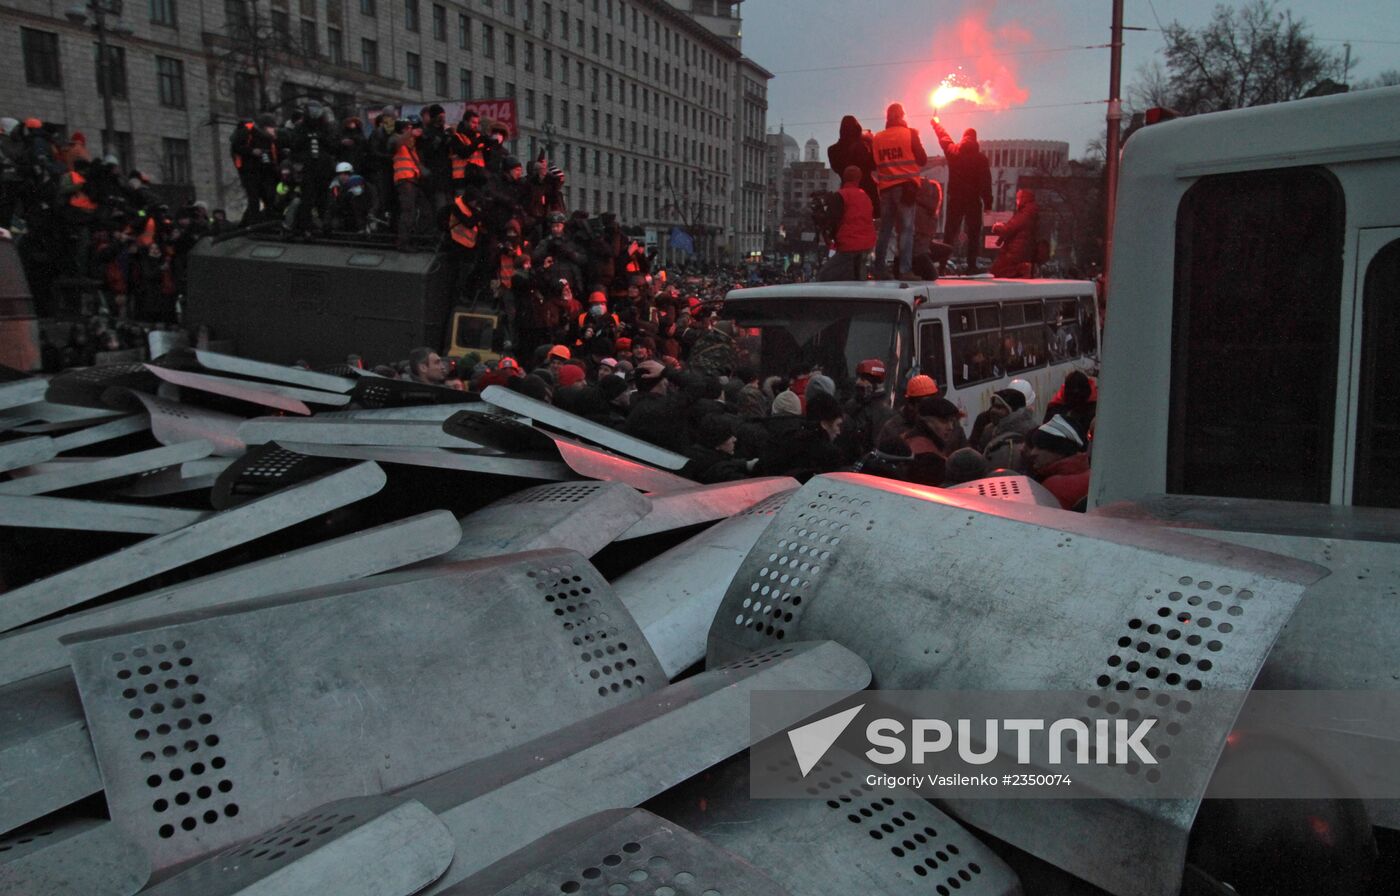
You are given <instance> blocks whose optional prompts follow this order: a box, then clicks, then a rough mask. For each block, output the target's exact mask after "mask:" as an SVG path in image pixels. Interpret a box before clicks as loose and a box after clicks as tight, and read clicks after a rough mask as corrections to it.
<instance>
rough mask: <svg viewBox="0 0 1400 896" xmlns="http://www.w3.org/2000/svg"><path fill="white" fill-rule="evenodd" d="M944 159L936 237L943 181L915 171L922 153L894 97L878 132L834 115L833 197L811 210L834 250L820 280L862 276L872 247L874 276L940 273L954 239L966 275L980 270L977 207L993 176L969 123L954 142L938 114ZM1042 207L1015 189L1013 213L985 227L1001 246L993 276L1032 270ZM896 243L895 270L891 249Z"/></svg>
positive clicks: (984, 201)
mask: <svg viewBox="0 0 1400 896" xmlns="http://www.w3.org/2000/svg"><path fill="white" fill-rule="evenodd" d="M930 124H932V126H933V132H934V135H935V136H936V137H937V139H938V145H939V147H940V148H941V149H942V150H943V154H944V156H946V157H947V160H948V197H947V201H948V215H947V225H946V228H945V230H944V233H943V239H942V240H939V239H938V238H937V228H938V216H939V212H940V210H941V209H942V206H943V188H942V187H941V186H940V185H939V183H938V181H936V180H933V179H931V178H927V177H924V176H923V175H922V174H921V172H922V171H923V168H924V166H925V165H927V164H928V152H927V151H926V150H925V149H924V145H923V141H922V140H921V139H920V137H919V132H918V130H917V129H916V128H913V127H910V126H909V124H908V122H907V121H906V119H905V114H904V107H903V106H902V105H900V104H899V103H891V104H890V106H889V108H888V109H886V111H885V127H884V129H883V130H881V131H879V132H878V133H871V132H870V131H867V130H864V129H862V128H861V125H860V122H859V120H857V119H856V117H855V116H854V115H847V116H846V117H845V118H843V119H842V120H841V130H840V134H839V137H838V139H837V141H836V142H835V143H833V144H832V145H831V146H829V147H827V151H826V156H827V161H828V162H829V163H830V165H831V170H832V171H835V172H837V173H838V174H839V175H840V176H841V188H840V190H839V191H837V193H836V194H835V195H834V196H830V197H822V201H821V203H820V204H819V205H818V206H817V208H816V209H815V210H814V214H815V217H816V218H817V223H818V225H819V226H820V227H821V228H822V230H823V232H824V235H825V237H826V239H827V241H828V242H829V244H830V246H831V249H832V250H833V253H834V254H832V255H831V257H830V258H829V259H828V260H827V263H826V264H825V265H824V266H823V267H822V269H821V270H820V271H819V272H818V274H817V279H818V280H864V279H866V264H867V259H869V258H870V253H871V252H872V251H873V252H874V267H873V268H872V269H871V272H870V273H871V275H872V276H873V277H874V278H875V279H877V280H889V279H900V280H935V279H937V278H938V276H939V274H940V273H944V272H946V270H947V265H948V261H949V259H950V258H951V257H952V255H953V252H954V247H955V246H956V245H957V243H958V241H959V239H960V238H963V239H964V240H965V243H966V265H965V268H964V270H966V271H967V272H968V273H976V272H977V271H978V256H979V255H980V252H981V248H982V246H981V244H982V212H983V210H984V209H985V210H990V209H991V208H992V175H991V165H990V163H989V162H988V160H987V156H986V154H985V153H984V152H982V149H981V147H980V145H979V144H978V142H977V131H976V129H974V128H968V129H967V130H966V131H964V132H963V136H962V139H961V140H958V141H955V140H953V138H952V136H951V135H949V133H948V132H947V131H946V130H945V129H944V128H943V125H942V124H941V123H940V122H939V120H938V118H937V117H936V116H935V117H934V118H933V119H932V121H931V122H930ZM1039 220H1040V210H1039V208H1038V207H1037V205H1036V202H1035V194H1034V193H1033V192H1032V191H1030V190H1017V191H1016V210H1015V212H1014V213H1013V214H1012V216H1011V218H1010V219H1009V220H1007V221H1004V222H1000V223H998V224H996V225H995V226H994V227H993V228H992V232H993V233H994V234H995V235H996V236H997V245H998V246H999V247H1000V251H999V252H998V253H997V257H996V258H995V259H994V260H993V261H992V266H991V270H990V273H991V275H992V276H993V277H1029V276H1031V272H1032V269H1033V266H1034V264H1035V262H1036V260H1037V249H1038V240H1037V229H1038V227H1039ZM892 244H893V248H894V249H895V253H894V255H895V258H894V262H895V263H894V267H893V270H891V268H890V266H889V262H888V259H889V254H890V249H891V246H892Z"/></svg>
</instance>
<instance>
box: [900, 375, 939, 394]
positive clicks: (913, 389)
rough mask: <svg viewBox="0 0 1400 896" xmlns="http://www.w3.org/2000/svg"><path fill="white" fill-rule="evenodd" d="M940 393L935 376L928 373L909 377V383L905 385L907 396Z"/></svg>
mask: <svg viewBox="0 0 1400 896" xmlns="http://www.w3.org/2000/svg"><path fill="white" fill-rule="evenodd" d="M937 394H938V383H936V382H934V379H933V377H931V376H928V375H926V374H922V373H921V374H919V375H918V376H916V377H911V378H910V379H909V385H907V386H905V387H904V397H905V398H926V397H928V396H930V395H937Z"/></svg>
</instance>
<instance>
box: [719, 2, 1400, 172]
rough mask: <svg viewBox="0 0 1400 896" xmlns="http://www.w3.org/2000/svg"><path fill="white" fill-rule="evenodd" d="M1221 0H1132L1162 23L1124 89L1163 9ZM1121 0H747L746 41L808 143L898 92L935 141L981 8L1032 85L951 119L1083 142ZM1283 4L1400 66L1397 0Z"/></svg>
mask: <svg viewBox="0 0 1400 896" xmlns="http://www.w3.org/2000/svg"><path fill="white" fill-rule="evenodd" d="M1227 5H1231V6H1237V7H1238V6H1240V5H1242V4H1241V2H1240V0H1232V2H1230V3H1228V4H1227ZM1154 6H1155V14H1154V8H1153V7H1154ZM1215 6H1216V2H1215V0H1152V2H1151V3H1149V2H1147V0H1127V2H1126V4H1125V14H1124V19H1123V21H1124V24H1125V25H1130V26H1131V25H1136V26H1141V27H1145V28H1149V29H1151V30H1148V31H1132V32H1128V33H1127V34H1126V35H1125V40H1124V55H1123V79H1124V94H1125V96H1126V95H1127V88H1128V87H1129V86H1130V85H1131V83H1132V82H1133V80H1134V79H1135V77H1136V72H1137V69H1138V68H1139V66H1141V65H1142V64H1143V63H1145V62H1148V61H1150V60H1151V59H1153V58H1159V59H1160V51H1161V49H1162V35H1161V33H1160V31H1159V29H1158V21H1159V20H1160V22H1161V23H1162V24H1168V23H1170V22H1171V21H1173V20H1179V21H1181V22H1182V23H1183V24H1186V25H1190V26H1196V25H1201V24H1204V23H1205V22H1207V21H1209V20H1210V16H1211V12H1212V10H1213V9H1214V8H1215ZM1112 8H1113V6H1112V3H1110V2H1109V0H976V2H957V0H865V2H852V0H747V2H745V3H744V4H743V6H742V12H743V16H744V37H743V49H744V53H745V54H746V55H748V56H749V57H751V58H752V59H754V60H755V61H757V62H758V63H759V64H760V65H763V66H764V67H765V68H767V69H768V70H769V71H772V72H774V73H775V74H776V77H775V78H774V79H773V80H772V81H771V82H770V83H769V88H768V125H769V128H770V130H777V127H778V125H779V123H783V124H784V125H785V126H786V130H787V132H788V133H789V134H791V135H792V136H793V137H795V138H796V139H797V142H798V143H799V144H801V143H803V142H805V141H806V139H807V138H808V137H809V136H815V137H816V138H817V140H818V141H819V142H820V143H821V144H822V146H823V147H825V146H826V145H827V144H828V143H832V142H834V141H835V138H836V131H837V126H838V124H839V122H840V119H841V116H842V115H845V114H848V113H849V114H854V115H855V116H856V117H858V118H859V119H860V120H861V124H862V125H864V126H866V127H868V128H872V129H875V130H878V129H879V128H880V127H882V126H883V123H884V122H883V116H884V109H885V106H886V105H887V104H888V103H890V102H892V101H895V100H899V101H901V102H903V103H904V104H905V107H906V109H908V110H909V113H910V123H911V124H913V125H915V126H917V127H918V128H919V130H920V133H921V134H922V135H923V137H924V141H925V144H926V145H931V143H932V140H931V133H930V128H929V126H928V119H929V116H930V112H931V109H930V108H929V104H928V94H929V92H930V91H931V90H932V89H933V88H934V87H935V86H937V83H938V81H939V79H940V78H941V77H942V76H943V75H945V74H947V73H949V72H950V71H952V70H954V69H956V68H957V67H958V66H959V65H960V64H961V65H963V66H964V69H965V71H966V70H967V68H968V67H976V66H977V65H978V64H979V63H978V62H976V61H974V60H972V59H970V58H969V57H968V56H967V53H968V50H969V49H975V47H969V46H968V44H969V43H970V40H969V33H968V32H967V31H963V32H959V31H958V29H956V28H955V27H953V26H954V23H956V22H958V21H959V20H961V19H963V18H964V17H965V15H966V14H967V13H969V12H978V11H980V12H982V13H985V16H986V29H985V30H986V32H987V37H986V44H987V46H989V47H990V49H991V52H993V53H997V54H1001V55H997V56H995V57H985V56H984V57H983V58H982V59H981V62H980V64H981V65H982V66H983V67H984V68H985V67H989V66H1003V65H1004V66H1006V67H1007V69H1008V72H1005V73H1001V77H1002V78H1003V79H1005V78H1006V76H1007V75H1009V76H1010V80H1003V81H1002V84H1003V87H1004V88H1005V91H1004V92H1006V93H1009V94H1015V93H1016V91H1015V89H1014V88H1015V87H1019V88H1021V89H1022V90H1023V91H1024V97H1025V98H1024V101H1023V102H1021V103H1019V104H1018V105H1016V106H1014V107H1013V108H1011V109H1008V110H1006V111H999V112H987V111H981V110H972V111H959V110H954V109H950V110H948V111H947V112H946V113H945V115H944V117H943V123H944V124H945V125H947V126H948V127H949V129H950V130H952V129H957V128H962V127H976V128H977V129H978V132H979V134H980V135H981V136H982V137H983V139H1043V140H1065V141H1068V142H1069V144H1070V153H1071V154H1072V155H1074V156H1079V155H1081V154H1082V153H1083V151H1084V145H1085V143H1086V142H1087V141H1088V140H1089V139H1090V138H1091V137H1093V136H1095V135H1097V134H1100V133H1102V131H1103V128H1104V111H1105V110H1104V106H1103V104H1102V102H1095V101H1102V100H1103V99H1105V98H1107V96H1108V59H1109V51H1108V50H1107V49H1082V48H1084V47H1088V46H1091V45H1096V44H1099V45H1101V44H1107V43H1108V40H1109V26H1110V24H1111V20H1112ZM1280 9H1291V10H1292V11H1293V14H1294V16H1295V17H1296V18H1301V19H1303V20H1304V21H1305V22H1306V23H1307V24H1308V25H1309V26H1310V27H1311V31H1312V34H1313V35H1314V36H1315V37H1317V38H1319V39H1325V41H1324V44H1323V45H1324V46H1327V47H1331V48H1335V49H1337V50H1338V52H1341V51H1342V46H1343V41H1345V40H1350V41H1351V44H1352V67H1351V78H1352V80H1353V81H1356V80H1361V79H1365V78H1370V77H1374V76H1376V75H1377V74H1379V73H1380V72H1382V71H1384V70H1386V69H1400V2H1397V0H1326V2H1322V0H1295V2H1293V3H1287V2H1282V3H1280ZM954 57H957V58H954ZM812 69H821V70H818V71H811V70H812ZM1012 82H1014V84H1013V83H1012ZM823 158H825V155H824V154H823Z"/></svg>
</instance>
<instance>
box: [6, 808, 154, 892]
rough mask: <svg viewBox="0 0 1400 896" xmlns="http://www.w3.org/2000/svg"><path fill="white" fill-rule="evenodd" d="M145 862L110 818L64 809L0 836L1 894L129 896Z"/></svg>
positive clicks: (142, 881) (141, 881)
mask: <svg viewBox="0 0 1400 896" xmlns="http://www.w3.org/2000/svg"><path fill="white" fill-rule="evenodd" d="M149 876H150V865H149V863H147V861H146V856H145V855H144V854H143V853H142V852H141V850H140V849H139V848H137V846H136V844H134V843H132V842H131V841H130V840H129V839H127V838H126V836H125V835H124V834H122V832H121V829H120V828H118V827H117V826H116V825H115V824H113V823H112V822H110V821H103V820H101V819H98V818H91V817H86V816H70V815H68V814H67V813H64V814H62V815H58V816H55V817H54V818H51V819H45V820H43V821H40V822H36V823H34V824H32V825H29V826H28V827H25V828H21V829H20V830H18V831H15V832H14V833H12V834H7V835H6V836H4V837H0V893H5V894H11V893H13V894H16V896H76V894H82V896H131V894H132V893H135V892H136V891H137V890H140V889H141V888H142V887H143V886H145V885H146V879H147V878H148V877H149Z"/></svg>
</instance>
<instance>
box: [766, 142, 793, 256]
mask: <svg viewBox="0 0 1400 896" xmlns="http://www.w3.org/2000/svg"><path fill="white" fill-rule="evenodd" d="M764 143H765V144H766V147H765V153H764V157H763V169H764V175H763V176H764V184H765V188H764V197H765V198H764V203H763V217H764V224H765V227H766V230H767V233H766V234H765V238H764V250H765V251H770V250H773V249H776V248H778V244H779V242H780V241H781V239H782V233H783V231H782V229H781V228H782V222H783V196H784V190H785V187H784V184H783V178H784V176H785V175H786V173H787V166H789V165H791V164H792V163H793V162H796V161H797V160H798V159H800V158H801V157H802V156H801V151H800V150H799V149H798V148H797V141H796V140H794V139H792V136H791V135H790V134H788V133H786V132H785V131H784V130H783V126H782V125H781V124H780V125H778V132H777V133H776V134H769V135H767V136H766V137H764Z"/></svg>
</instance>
